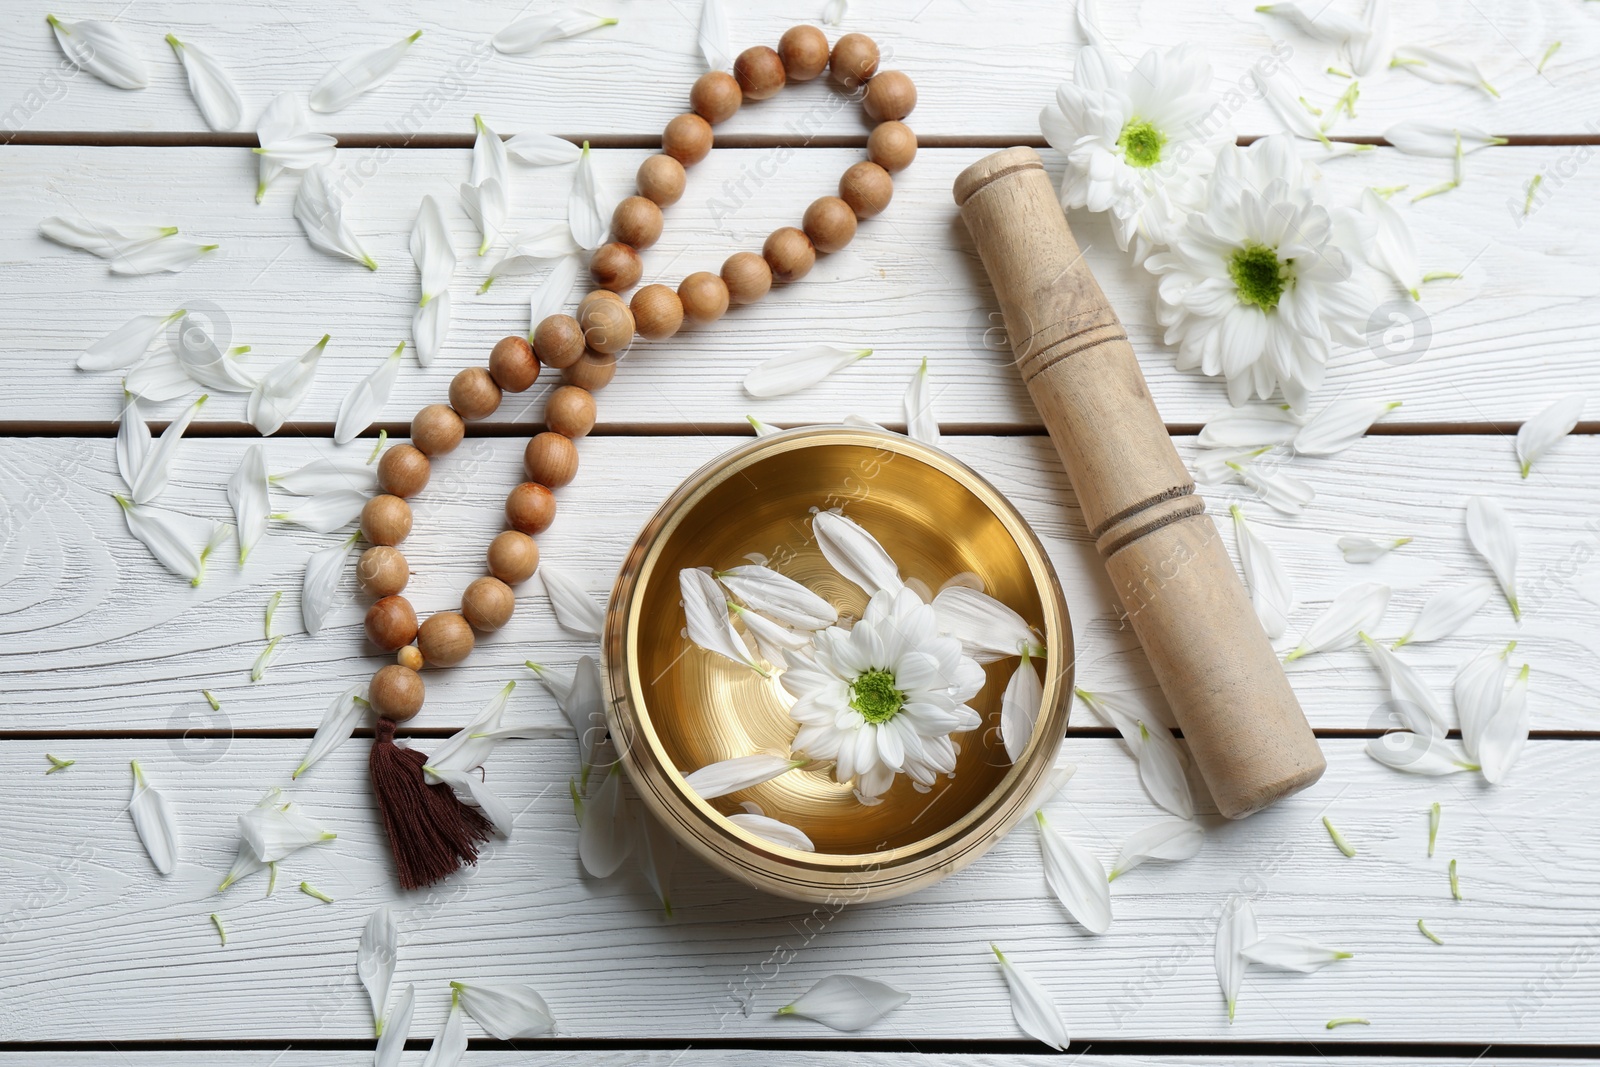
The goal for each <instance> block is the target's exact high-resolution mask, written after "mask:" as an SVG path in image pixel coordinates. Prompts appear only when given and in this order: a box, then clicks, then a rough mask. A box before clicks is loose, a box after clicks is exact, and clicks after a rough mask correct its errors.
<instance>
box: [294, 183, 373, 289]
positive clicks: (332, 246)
mask: <svg viewBox="0 0 1600 1067" xmlns="http://www.w3.org/2000/svg"><path fill="white" fill-rule="evenodd" d="M294 217H295V219H296V220H297V221H298V222H299V223H300V228H301V229H302V230H304V231H305V235H306V240H308V241H310V242H311V246H312V247H313V248H316V249H318V250H319V251H322V252H327V253H328V254H329V255H334V256H343V257H344V258H346V259H351V260H354V261H355V262H357V263H359V264H361V265H362V266H364V267H366V268H367V269H368V270H377V269H378V264H377V263H376V262H374V261H373V259H372V257H371V256H369V255H367V250H366V249H365V248H362V247H361V241H360V240H359V239H358V238H357V237H356V235H355V233H354V231H352V230H351V229H350V225H349V223H347V222H346V221H345V217H344V200H343V198H342V196H341V195H340V194H339V191H338V189H337V188H335V184H334V181H333V178H332V176H331V175H330V174H329V172H328V168H327V167H324V166H322V165H321V164H318V165H317V166H314V167H311V168H310V169H308V170H307V171H306V172H305V174H304V176H303V177H301V179H300V189H299V191H298V192H296V193H295V195H294Z"/></svg>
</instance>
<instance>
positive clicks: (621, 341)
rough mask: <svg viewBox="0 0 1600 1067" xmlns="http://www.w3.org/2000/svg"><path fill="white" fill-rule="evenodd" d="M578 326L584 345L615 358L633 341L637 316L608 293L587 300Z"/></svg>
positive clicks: (580, 306)
mask: <svg viewBox="0 0 1600 1067" xmlns="http://www.w3.org/2000/svg"><path fill="white" fill-rule="evenodd" d="M602 294H604V295H602ZM578 324H579V325H580V326H582V327H583V340H584V343H585V344H587V345H588V346H589V347H590V348H592V349H594V350H595V351H596V352H599V353H600V354H601V355H603V356H614V355H616V354H617V353H618V352H621V351H622V350H623V349H624V348H627V347H628V345H629V344H630V343H632V341H633V312H631V311H629V310H628V305H627V304H624V303H623V302H622V298H621V297H620V296H618V295H617V294H616V293H613V292H608V291H607V290H604V289H602V290H600V292H598V293H590V294H589V295H588V296H586V297H584V298H583V303H582V304H580V305H578ZM573 362H574V363H575V362H577V361H576V360H574V361H573ZM567 366H571V364H570V363H569V364H567Z"/></svg>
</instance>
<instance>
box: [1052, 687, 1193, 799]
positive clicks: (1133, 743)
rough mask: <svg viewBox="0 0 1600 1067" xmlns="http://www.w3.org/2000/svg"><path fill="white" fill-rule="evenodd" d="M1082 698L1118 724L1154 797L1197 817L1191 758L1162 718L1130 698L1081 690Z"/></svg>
mask: <svg viewBox="0 0 1600 1067" xmlns="http://www.w3.org/2000/svg"><path fill="white" fill-rule="evenodd" d="M1077 694H1078V698H1079V699H1080V700H1082V701H1083V702H1084V703H1085V704H1087V705H1089V708H1090V710H1091V711H1093V712H1094V713H1095V714H1096V715H1098V716H1099V717H1100V718H1101V719H1102V720H1104V721H1105V723H1106V724H1107V725H1109V726H1114V727H1116V729H1117V732H1118V733H1120V734H1121V735H1122V739H1123V740H1124V741H1125V742H1127V744H1128V750H1129V751H1130V752H1132V753H1133V758H1134V759H1135V760H1136V761H1138V764H1139V780H1140V781H1142V782H1143V783H1144V787H1145V789H1146V790H1147V791H1148V792H1149V794H1150V799H1151V800H1154V801H1155V802H1156V803H1157V804H1159V805H1161V806H1162V807H1163V808H1165V809H1167V810H1168V811H1170V812H1172V814H1174V815H1176V816H1178V818H1180V819H1191V818H1193V817H1194V795H1193V793H1192V792H1191V791H1190V789H1189V779H1188V776H1187V774H1185V772H1184V767H1185V765H1186V764H1187V762H1188V760H1187V757H1185V756H1184V754H1183V749H1182V747H1180V746H1179V744H1178V741H1177V739H1176V738H1174V737H1173V736H1172V734H1171V733H1170V732H1169V731H1168V730H1167V728H1166V727H1165V726H1163V725H1162V724H1161V723H1160V722H1159V721H1155V720H1153V719H1151V718H1150V717H1149V716H1148V715H1147V714H1146V713H1145V712H1144V711H1143V709H1141V708H1139V707H1137V706H1136V705H1134V704H1133V703H1132V702H1131V701H1129V700H1128V699H1127V698H1126V697H1124V696H1121V695H1119V694H1113V693H1090V692H1088V691H1087V690H1084V689H1079V690H1077Z"/></svg>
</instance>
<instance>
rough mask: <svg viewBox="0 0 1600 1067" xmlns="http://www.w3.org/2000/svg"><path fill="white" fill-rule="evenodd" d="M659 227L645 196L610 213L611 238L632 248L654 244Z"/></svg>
mask: <svg viewBox="0 0 1600 1067" xmlns="http://www.w3.org/2000/svg"><path fill="white" fill-rule="evenodd" d="M724 77H726V75H724ZM661 225H662V218H661V208H660V207H658V206H657V205H656V202H655V201H654V200H651V199H650V198H649V197H647V196H630V197H628V198H627V199H626V200H624V201H622V203H620V204H618V205H617V209H616V210H615V211H613V212H612V213H611V236H612V237H614V238H616V239H617V240H618V241H621V242H622V243H623V244H626V245H632V246H633V247H634V248H649V247H650V246H651V245H653V244H655V243H656V241H657V239H659V238H660V236H661Z"/></svg>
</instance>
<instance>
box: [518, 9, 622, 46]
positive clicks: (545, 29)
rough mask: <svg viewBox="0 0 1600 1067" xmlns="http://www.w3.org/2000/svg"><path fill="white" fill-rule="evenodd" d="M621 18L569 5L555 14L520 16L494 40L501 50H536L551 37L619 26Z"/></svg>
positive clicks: (555, 39)
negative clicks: (593, 13)
mask: <svg viewBox="0 0 1600 1067" xmlns="http://www.w3.org/2000/svg"><path fill="white" fill-rule="evenodd" d="M616 24H617V20H616V19H614V18H605V17H603V16H600V15H591V14H590V13H589V12H587V11H579V10H576V9H569V10H566V11H560V12H557V13H556V14H554V15H534V16H532V17H530V18H525V19H518V20H517V21H516V22H513V23H512V24H511V25H509V26H507V27H506V28H505V29H503V30H501V31H500V32H499V33H497V34H495V35H494V38H493V42H492V43H493V44H494V47H495V50H496V51H498V52H506V53H509V54H512V55H520V54H522V53H524V52H532V51H533V50H534V49H536V48H538V47H539V46H540V45H542V44H544V43H546V42H547V41H559V40H562V39H563V38H567V37H576V36H577V35H578V34H580V33H588V32H589V31H590V30H598V29H600V28H601V27H603V26H615V25H616Z"/></svg>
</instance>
